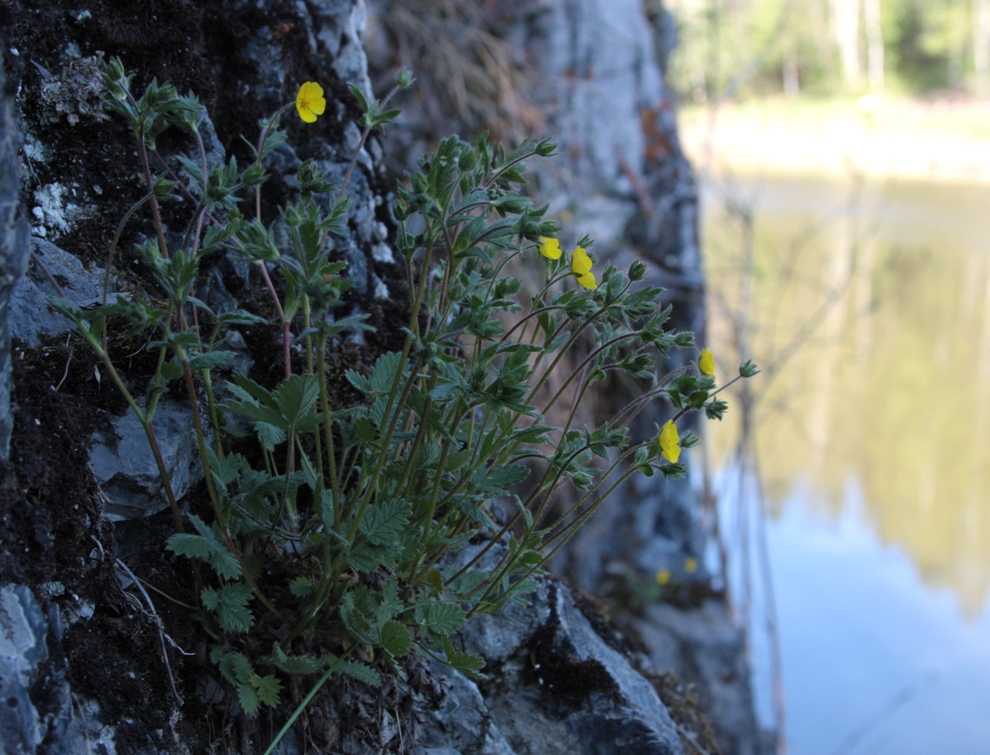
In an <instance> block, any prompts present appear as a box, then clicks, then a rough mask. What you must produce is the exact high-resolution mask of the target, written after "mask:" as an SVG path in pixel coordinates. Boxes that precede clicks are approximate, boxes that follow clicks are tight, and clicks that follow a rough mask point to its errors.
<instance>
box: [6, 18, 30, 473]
mask: <svg viewBox="0 0 990 755" xmlns="http://www.w3.org/2000/svg"><path fill="white" fill-rule="evenodd" d="M0 38H2V37H0ZM0 92H2V93H3V95H2V99H0V462H5V461H6V460H7V452H8V448H9V444H10V431H11V429H12V426H11V420H10V325H9V317H10V312H11V307H10V295H11V291H12V289H13V287H14V283H15V282H16V281H17V279H18V278H20V277H21V276H22V275H23V274H24V271H25V270H26V269H27V263H28V254H29V247H28V224H27V221H26V220H25V219H24V218H23V217H21V215H20V211H19V207H18V190H17V187H18V186H19V185H20V176H19V173H20V171H19V168H18V166H19V164H20V157H19V153H20V147H21V144H20V136H19V133H18V129H17V119H16V110H15V108H14V101H13V99H12V98H11V97H10V96H8V95H7V78H6V76H5V75H4V72H3V70H0Z"/></svg>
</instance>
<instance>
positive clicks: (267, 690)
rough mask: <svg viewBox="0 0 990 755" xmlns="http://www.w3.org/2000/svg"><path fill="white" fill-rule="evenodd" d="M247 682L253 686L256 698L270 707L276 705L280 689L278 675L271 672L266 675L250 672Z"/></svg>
mask: <svg viewBox="0 0 990 755" xmlns="http://www.w3.org/2000/svg"><path fill="white" fill-rule="evenodd" d="M248 683H249V684H250V685H251V686H252V687H254V689H255V691H256V692H257V694H258V698H259V699H260V700H261V702H263V703H264V704H265V705H267V706H269V707H270V708H274V707H276V706H277V705H278V698H279V693H280V692H281V691H282V682H280V681H279V680H278V677H276V676H274V675H272V674H267V675H266V676H258V675H257V674H252V675H251V676H250V678H249V679H248Z"/></svg>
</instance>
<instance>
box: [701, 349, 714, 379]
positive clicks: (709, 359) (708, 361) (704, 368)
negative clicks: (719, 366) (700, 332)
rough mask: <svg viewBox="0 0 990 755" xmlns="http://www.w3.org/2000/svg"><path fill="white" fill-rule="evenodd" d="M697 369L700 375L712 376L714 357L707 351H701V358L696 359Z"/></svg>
mask: <svg viewBox="0 0 990 755" xmlns="http://www.w3.org/2000/svg"><path fill="white" fill-rule="evenodd" d="M698 369H699V370H701V374H702V375H708V376H713V375H714V374H715V357H713V356H712V352H711V351H709V350H708V349H702V350H701V356H700V357H698Z"/></svg>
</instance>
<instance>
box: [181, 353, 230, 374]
mask: <svg viewBox="0 0 990 755" xmlns="http://www.w3.org/2000/svg"><path fill="white" fill-rule="evenodd" d="M236 356H237V353H236V352H234V351H208V352H206V353H205V354H197V355H196V356H194V357H192V359H190V360H189V368H190V369H191V370H212V369H213V368H214V367H219V366H220V365H222V364H227V363H228V362H230V361H231V360H233V359H234V357H236Z"/></svg>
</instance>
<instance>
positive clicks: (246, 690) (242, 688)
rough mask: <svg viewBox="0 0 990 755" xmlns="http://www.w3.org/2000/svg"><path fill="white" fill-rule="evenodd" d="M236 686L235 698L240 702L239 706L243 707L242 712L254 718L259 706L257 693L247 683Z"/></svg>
mask: <svg viewBox="0 0 990 755" xmlns="http://www.w3.org/2000/svg"><path fill="white" fill-rule="evenodd" d="M236 686H237V699H238V700H240V702H241V707H242V708H244V712H245V713H246V714H247V715H248V716H249V717H250V718H254V717H255V716H256V715H258V708H260V707H261V701H260V700H259V699H258V695H257V693H256V692H255V691H254V688H253V687H251V686H250V685H247V684H238V685H236Z"/></svg>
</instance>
